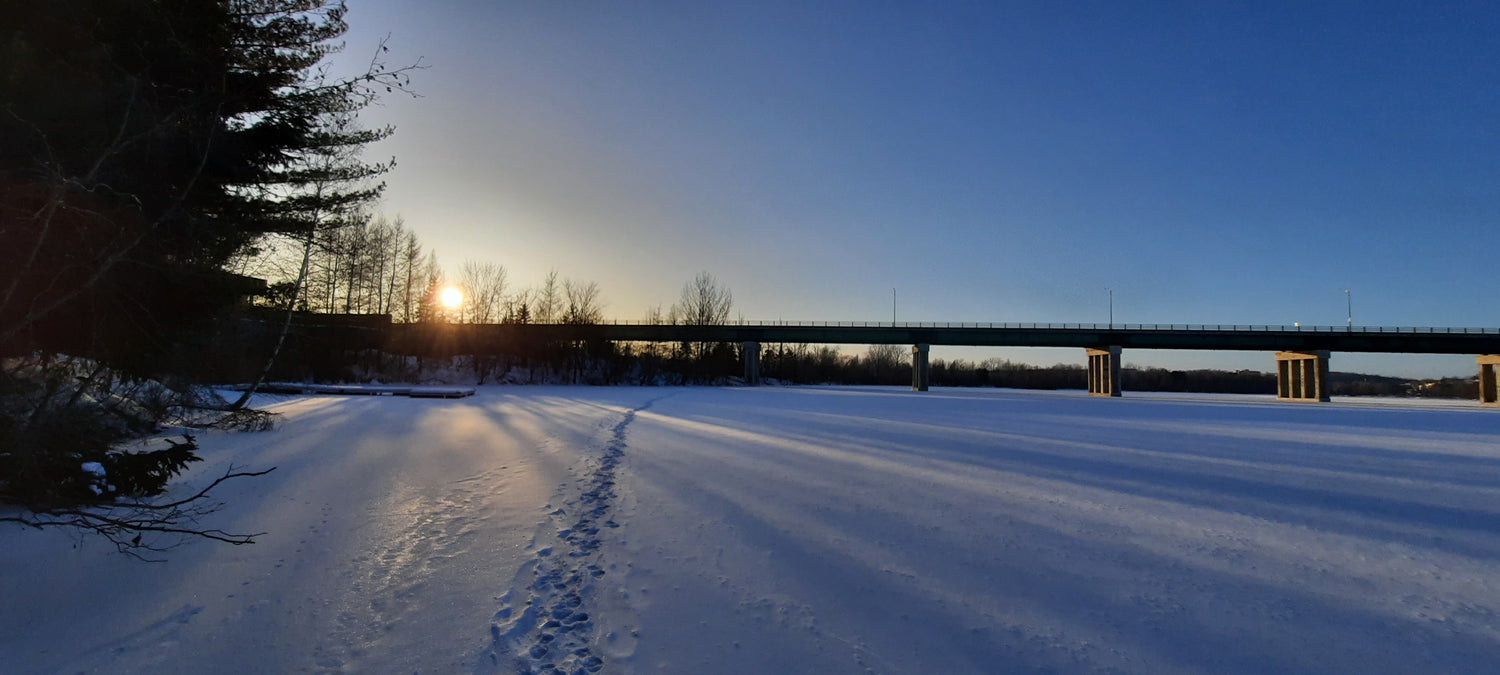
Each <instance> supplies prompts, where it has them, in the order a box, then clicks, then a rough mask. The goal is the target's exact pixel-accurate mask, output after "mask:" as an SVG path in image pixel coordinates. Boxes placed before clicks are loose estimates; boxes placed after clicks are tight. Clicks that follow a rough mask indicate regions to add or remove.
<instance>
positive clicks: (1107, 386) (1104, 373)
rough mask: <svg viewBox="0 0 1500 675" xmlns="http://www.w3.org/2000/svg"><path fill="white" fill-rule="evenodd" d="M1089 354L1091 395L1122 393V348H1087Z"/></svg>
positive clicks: (1115, 394) (1116, 394) (1117, 394)
mask: <svg viewBox="0 0 1500 675" xmlns="http://www.w3.org/2000/svg"><path fill="white" fill-rule="evenodd" d="M1085 351H1086V352H1087V353H1088V355H1089V395H1091V396H1119V395H1120V348H1119V347H1106V348H1104V349H1088V350H1085Z"/></svg>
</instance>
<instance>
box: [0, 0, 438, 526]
mask: <svg viewBox="0 0 1500 675" xmlns="http://www.w3.org/2000/svg"><path fill="white" fill-rule="evenodd" d="M346 11H347V10H346V8H345V6H344V5H343V4H342V3H329V2H325V1H323V0H54V1H49V2H23V3H7V4H6V7H5V9H4V11H3V12H0V14H3V16H4V19H3V20H0V498H3V499H4V500H6V501H20V502H24V503H27V504H28V505H30V506H32V507H33V508H34V509H39V510H38V511H37V513H39V514H40V513H42V512H53V513H56V512H58V509H62V508H65V507H67V506H68V505H69V504H88V503H97V504H100V505H105V506H106V508H107V507H108V505H109V504H111V503H112V500H113V499H114V498H116V497H119V496H132V497H150V496H152V495H156V494H159V493H160V492H161V490H162V488H163V486H164V485H165V483H166V481H167V480H168V479H170V478H171V477H172V476H174V475H176V474H177V473H179V472H181V471H182V470H183V469H184V468H185V467H186V466H187V465H188V463H190V462H192V461H194V460H195V459H196V457H195V456H194V454H193V448H194V447H195V446H194V444H193V443H192V441H191V440H185V441H183V442H181V443H175V444H173V445H171V446H170V447H168V448H164V449H160V450H155V451H152V452H149V453H139V454H135V455H126V454H122V453H120V452H118V451H116V450H114V449H112V448H113V447H114V446H115V444H116V443H118V442H119V441H121V440H123V439H126V438H129V437H132V436H135V435H139V434H140V433H142V432H149V431H151V430H152V428H153V427H154V426H155V425H156V424H159V423H160V422H161V420H162V419H163V418H164V417H165V416H167V415H168V414H169V411H175V412H170V414H179V415H180V414H181V411H182V410H184V409H185V408H191V407H192V406H193V405H196V404H197V403H198V401H197V400H196V399H194V397H193V395H192V393H191V387H190V386H189V382H188V381H187V380H186V379H185V378H184V377H183V375H184V373H183V368H182V351H181V350H182V349H183V346H184V345H185V344H189V343H191V342H192V341H193V340H194V339H195V338H194V336H195V335H197V334H202V333H204V332H205V331H206V330H207V329H208V328H209V326H210V325H211V323H212V322H213V321H214V320H215V319H218V318H220V317H221V316H222V314H223V312H224V311H225V310H227V309H228V308H231V307H232V306H234V305H235V304H236V303H237V302H238V301H240V300H242V299H244V298H247V297H249V296H251V295H254V294H256V293H258V292H260V291H261V290H262V289H261V288H260V285H259V283H258V282H256V281H255V280H252V279H248V278H244V277H239V276H236V275H233V274H229V273H226V272H225V271H223V270H224V265H225V263H226V261H228V260H230V259H231V258H232V257H234V256H238V255H243V254H245V253H247V252H249V251H252V250H253V249H254V248H255V247H256V246H257V245H258V244H259V243H261V242H262V241H263V240H264V239H265V237H267V236H269V235H289V236H292V237H294V238H303V239H310V238H311V237H312V236H313V233H314V232H316V231H319V230H320V229H322V228H327V227H335V226H339V225H342V224H347V223H350V222H358V221H359V220H360V219H361V218H362V217H363V216H362V215H361V210H362V209H363V208H364V207H365V206H366V205H368V204H369V203H370V202H371V201H373V200H374V199H375V198H376V197H378V196H379V194H380V193H381V190H382V189H383V186H382V185H381V184H379V183H378V182H376V179H378V177H379V176H380V175H381V174H383V173H384V172H386V171H388V170H389V168H390V167H391V164H390V163H368V162H365V161H364V160H362V159H361V158H360V156H359V150H360V149H361V148H363V147H364V146H366V145H368V144H369V143H372V142H374V141H378V140H380V139H382V138H385V137H386V136H388V135H390V134H391V133H392V129H390V128H377V129H362V128H360V127H359V125H358V124H357V115H358V113H359V111H360V110H362V109H363V108H364V107H365V106H367V105H368V104H369V103H370V102H372V101H373V100H374V99H375V97H376V96H377V95H379V94H381V93H384V92H388V91H392V90H395V89H403V90H404V89H405V87H406V85H407V82H408V81H407V75H408V73H409V72H410V71H411V70H412V69H413V68H415V66H411V67H405V68H397V69H389V68H387V67H386V66H385V64H384V61H383V60H382V58H381V56H380V52H383V51H384V45H381V46H380V52H377V53H376V55H375V58H373V59H372V60H370V61H369V62H368V66H367V67H366V68H365V69H364V70H363V71H360V74H358V75H355V76H349V77H333V76H331V75H330V72H331V71H330V69H329V65H328V62H327V57H328V56H329V55H330V54H333V53H334V52H336V51H338V50H340V49H341V48H342V45H340V44H339V43H337V42H336V40H337V39H338V38H339V37H340V36H341V35H342V34H343V33H344V31H345V30H346V28H347V26H346V24H345V23H344V16H345V13H346ZM299 281H300V280H299ZM196 340H197V341H199V342H201V341H202V338H196ZM148 380H149V381H151V382H153V383H154V382H165V383H168V386H165V387H161V386H159V385H153V386H155V387H156V389H157V390H159V391H161V392H165V393H164V394H163V395H164V396H168V397H169V398H172V397H175V398H173V400H171V401H167V402H165V403H163V404H162V405H159V406H155V407H150V406H148V407H146V408H142V407H141V406H140V405H139V402H138V401H135V400H129V405H128V406H125V407H127V408H129V409H130V415H129V416H128V419H129V420H131V422H130V423H129V424H126V425H123V426H122V425H121V424H120V423H119V419H121V416H120V415H119V414H117V413H118V412H119V410H121V409H123V408H121V405H120V401H124V400H127V398H128V397H122V396H121V395H120V394H119V392H120V387H134V388H139V387H140V386H141V383H142V382H146V381H148ZM244 414H246V413H244V412H241V413H239V415H240V416H241V417H242V416H243V415H244ZM84 465H87V468H81V467H84ZM92 472H99V473H98V475H101V476H105V478H101V479H100V480H99V481H94V479H93V478H91V477H90V476H91V475H93V474H92ZM233 475H242V474H233ZM226 477H229V476H226ZM221 480H222V479H221ZM80 486H91V487H87V489H84V488H83V487H80ZM201 498H202V495H199V496H197V497H195V498H193V499H191V500H189V502H179V503H175V504H173V505H172V508H165V509H158V510H153V509H152V508H151V507H149V506H144V505H142V504H141V503H136V504H135V507H136V508H140V509H144V511H143V513H147V514H156V515H154V516H150V517H146V518H144V519H140V520H127V521H120V520H118V519H116V520H114V521H110V522H108V523H104V521H100V520H98V519H97V518H94V519H91V517H90V516H88V515H87V514H85V515H82V516H75V517H73V518H72V519H67V518H65V519H51V520H48V519H42V518H37V519H32V520H30V521H29V524H40V525H49V524H68V525H72V526H75V527H84V528H85V529H92V530H94V531H98V532H101V533H105V534H108V535H109V536H111V537H112V538H114V537H115V536H117V535H120V534H121V533H126V534H128V533H131V532H137V533H138V532H140V531H161V532H179V531H181V532H183V533H188V534H198V535H200V536H207V535H204V533H203V532H201V531H191V530H183V529H182V528H181V527H179V526H178V524H177V523H176V522H174V521H173V520H172V519H173V518H180V517H182V516H184V515H192V514H194V513H198V512H199V511H198V510H199V509H200V505H201V504H202V502H200V501H198V500H199V499H201ZM182 507H186V509H184V508H182ZM163 518H164V519H165V520H162V519H163ZM122 522H123V523H125V524H124V525H122V524H121V523H122ZM101 523H103V524H101ZM218 534H219V535H224V536H225V537H228V539H226V540H231V539H232V540H235V541H236V543H243V542H244V538H242V537H241V538H236V537H235V536H233V535H225V534H224V533H218ZM210 538H224V537H220V536H213V537H210ZM128 539H129V538H128V537H127V538H126V539H125V540H128ZM117 541H123V540H117ZM134 542H135V543H134V544H133V545H140V543H139V537H136V538H135V539H134Z"/></svg>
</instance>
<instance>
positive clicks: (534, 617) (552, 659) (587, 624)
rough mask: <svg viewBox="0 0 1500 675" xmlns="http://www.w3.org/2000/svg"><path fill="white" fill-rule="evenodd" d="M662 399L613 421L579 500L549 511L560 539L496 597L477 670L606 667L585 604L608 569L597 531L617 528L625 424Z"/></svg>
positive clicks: (570, 670)
mask: <svg viewBox="0 0 1500 675" xmlns="http://www.w3.org/2000/svg"><path fill="white" fill-rule="evenodd" d="M661 398H665V397H660V398H655V399H652V400H650V401H647V402H646V403H645V404H643V405H641V406H640V407H637V408H635V409H633V410H630V411H627V412H626V413H625V416H624V417H623V418H622V419H621V420H620V421H619V422H618V423H617V424H615V426H614V429H613V435H612V436H611V438H610V440H609V442H608V443H607V444H606V445H605V446H604V451H603V453H601V455H600V456H599V460H598V464H597V465H596V466H595V467H594V468H593V470H592V471H591V472H590V473H589V475H588V476H587V477H586V478H585V479H584V481H583V482H584V489H583V492H582V493H581V494H580V495H579V496H578V499H577V500H576V501H572V502H567V503H566V504H565V505H564V506H565V508H559V509H557V510H555V511H553V512H552V513H551V515H552V517H553V522H554V523H555V524H557V525H560V526H561V528H560V529H558V530H557V538H558V539H559V540H561V541H560V542H559V543H558V544H556V545H554V546H544V547H542V548H540V549H538V550H537V552H536V557H535V558H534V559H533V560H532V561H531V562H528V563H527V564H526V565H525V566H524V567H522V568H521V571H520V573H519V574H518V575H517V577H516V582H515V583H514V584H513V585H512V588H511V590H510V591H508V592H507V593H506V594H505V595H504V596H502V597H501V598H500V599H501V600H502V601H503V602H504V605H503V606H502V607H501V608H500V610H499V611H498V612H496V613H495V621H494V623H493V624H491V626H490V633H491V637H492V642H491V644H490V646H489V648H487V649H486V650H485V654H484V658H483V659H482V662H481V665H480V672H497V671H498V672H510V670H511V668H514V672H520V673H536V674H538V675H543V674H548V675H550V674H552V673H569V674H588V673H598V672H601V671H603V670H604V666H605V660H604V656H603V655H602V654H600V653H598V651H597V649H595V648H594V647H593V646H591V645H593V644H594V642H595V640H594V637H595V636H594V633H595V627H596V622H595V620H594V619H593V618H592V617H590V616H589V609H588V608H589V605H590V601H591V600H592V599H593V597H594V594H595V593H594V591H595V584H594V582H595V580H597V579H599V578H600V577H603V576H604V575H605V573H606V571H605V567H604V566H603V565H602V564H601V561H600V555H599V553H600V551H599V547H600V543H601V532H602V528H610V529H612V528H616V527H619V524H618V523H616V522H615V521H614V520H613V519H611V518H610V511H611V509H612V508H613V506H614V499H615V469H616V468H617V467H618V466H619V463H620V459H621V458H622V457H624V454H625V447H626V444H625V436H626V430H627V429H628V428H629V426H630V423H631V422H633V421H634V420H635V416H636V414H637V413H639V412H642V411H644V410H646V409H648V408H650V407H651V405H652V404H653V403H656V402H657V401H660V400H661ZM570 521H571V522H570ZM528 577H530V580H529V581H527V579H528ZM518 596H520V597H519V598H518ZM518 600H519V603H518V602H517V601H518ZM518 605H519V606H518Z"/></svg>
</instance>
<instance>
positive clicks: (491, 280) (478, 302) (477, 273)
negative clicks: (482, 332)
mask: <svg viewBox="0 0 1500 675" xmlns="http://www.w3.org/2000/svg"><path fill="white" fill-rule="evenodd" d="M505 277H506V274H505V267H504V266H502V265H497V264H495V263H481V262H477V261H474V260H466V261H464V265H463V267H462V268H460V269H459V274H458V286H459V288H461V289H463V293H464V311H463V316H464V319H465V320H466V321H467V322H468V323H498V322H499V321H500V318H501V316H502V314H501V313H502V312H503V311H504V304H505V281H506V279H505Z"/></svg>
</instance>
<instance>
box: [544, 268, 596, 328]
mask: <svg viewBox="0 0 1500 675" xmlns="http://www.w3.org/2000/svg"><path fill="white" fill-rule="evenodd" d="M548 277H549V278H550V277H551V275H548ZM563 294H564V296H565V301H566V303H567V306H566V308H565V309H564V311H563V315H562V323H574V324H592V323H599V322H600V321H603V320H604V301H603V299H602V297H601V296H600V292H599V284H598V283H596V282H593V281H588V282H581V281H573V280H572V279H569V280H567V281H565V282H563Z"/></svg>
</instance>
